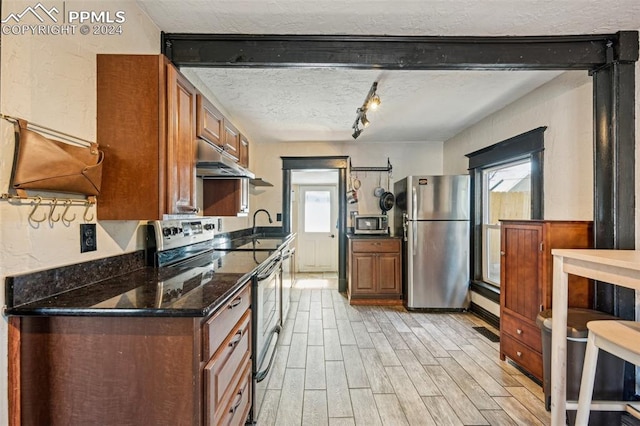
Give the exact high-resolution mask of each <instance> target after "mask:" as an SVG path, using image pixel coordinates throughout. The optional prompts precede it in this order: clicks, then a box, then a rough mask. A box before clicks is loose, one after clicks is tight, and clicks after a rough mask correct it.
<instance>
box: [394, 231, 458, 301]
mask: <svg viewBox="0 0 640 426" xmlns="http://www.w3.org/2000/svg"><path fill="white" fill-rule="evenodd" d="M407 231H408V232H407V234H408V235H407V237H408V238H407V240H408V241H407V242H405V250H404V252H405V253H406V256H405V259H406V261H405V271H404V272H405V273H404V290H405V291H404V294H405V305H406V306H407V308H408V309H420V308H431V309H466V308H467V307H468V305H469V222H467V221H410V222H408V229H407Z"/></svg>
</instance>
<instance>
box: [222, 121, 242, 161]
mask: <svg viewBox="0 0 640 426" xmlns="http://www.w3.org/2000/svg"><path fill="white" fill-rule="evenodd" d="M224 150H225V152H227V153H228V154H229V155H231V156H232V157H233V158H235V159H236V160H238V158H240V132H238V129H236V128H235V126H234V125H233V124H231V123H230V122H228V121H227V120H225V121H224Z"/></svg>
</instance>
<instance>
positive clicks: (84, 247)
mask: <svg viewBox="0 0 640 426" xmlns="http://www.w3.org/2000/svg"><path fill="white" fill-rule="evenodd" d="M97 249H98V242H97V236H96V224H95V223H81V224H80V253H84V252H87V251H96V250H97Z"/></svg>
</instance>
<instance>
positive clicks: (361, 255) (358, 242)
mask: <svg viewBox="0 0 640 426" xmlns="http://www.w3.org/2000/svg"><path fill="white" fill-rule="evenodd" d="M401 268H402V263H401V257H400V239H399V238H390V237H380V238H372V237H365V238H358V237H352V238H349V265H348V273H349V287H348V296H349V301H350V302H351V303H372V302H373V301H374V300H377V301H378V302H381V301H383V300H386V301H387V302H389V303H391V302H394V301H396V302H398V303H400V302H401V298H402V276H401ZM359 299H361V300H359Z"/></svg>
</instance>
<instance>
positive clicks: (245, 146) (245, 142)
mask: <svg viewBox="0 0 640 426" xmlns="http://www.w3.org/2000/svg"><path fill="white" fill-rule="evenodd" d="M238 164H240V165H241V166H242V167H245V168H247V169H248V168H249V139H247V137H246V136H245V135H243V134H240V146H239V159H238Z"/></svg>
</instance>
